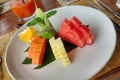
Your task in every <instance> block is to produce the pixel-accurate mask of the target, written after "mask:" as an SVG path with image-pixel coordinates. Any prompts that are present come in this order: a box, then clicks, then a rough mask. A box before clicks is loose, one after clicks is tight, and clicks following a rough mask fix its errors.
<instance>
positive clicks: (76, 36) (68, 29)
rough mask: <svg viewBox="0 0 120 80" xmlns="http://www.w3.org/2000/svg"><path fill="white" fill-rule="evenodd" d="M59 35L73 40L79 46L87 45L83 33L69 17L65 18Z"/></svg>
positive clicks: (68, 40)
mask: <svg viewBox="0 0 120 80" xmlns="http://www.w3.org/2000/svg"><path fill="white" fill-rule="evenodd" d="M59 36H60V37H61V38H62V39H63V40H65V41H67V42H71V43H73V44H75V45H77V46H79V47H83V46H84V45H85V39H84V37H83V34H82V33H81V32H80V31H79V30H78V29H77V28H76V27H74V26H73V24H72V23H71V22H70V21H69V20H68V19H64V20H63V22H62V24H61V26H60V29H59Z"/></svg>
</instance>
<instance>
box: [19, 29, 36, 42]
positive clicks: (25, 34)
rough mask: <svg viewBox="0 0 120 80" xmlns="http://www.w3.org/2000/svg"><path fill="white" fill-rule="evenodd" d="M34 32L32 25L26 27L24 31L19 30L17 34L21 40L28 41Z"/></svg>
mask: <svg viewBox="0 0 120 80" xmlns="http://www.w3.org/2000/svg"><path fill="white" fill-rule="evenodd" d="M34 34H35V28H34V27H28V28H27V29H25V30H24V31H22V32H20V33H19V34H18V36H19V38H20V40H21V41H23V42H29V41H30V40H31V39H32V38H33V36H34Z"/></svg>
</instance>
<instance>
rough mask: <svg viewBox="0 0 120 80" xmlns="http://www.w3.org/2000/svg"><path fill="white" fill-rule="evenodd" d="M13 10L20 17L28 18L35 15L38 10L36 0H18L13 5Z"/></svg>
mask: <svg viewBox="0 0 120 80" xmlns="http://www.w3.org/2000/svg"><path fill="white" fill-rule="evenodd" d="M11 8H12V11H13V12H14V13H15V14H16V16H18V17H19V18H26V17H30V16H32V15H33V13H34V12H35V10H36V5H35V1H34V0H24V3H23V2H22V0H16V1H15V2H13V3H12V5H11Z"/></svg>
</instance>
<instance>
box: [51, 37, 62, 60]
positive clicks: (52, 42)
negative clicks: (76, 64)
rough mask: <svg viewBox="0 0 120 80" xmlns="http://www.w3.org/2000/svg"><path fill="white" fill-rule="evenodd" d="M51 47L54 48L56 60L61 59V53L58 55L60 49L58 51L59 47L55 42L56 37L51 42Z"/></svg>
mask: <svg viewBox="0 0 120 80" xmlns="http://www.w3.org/2000/svg"><path fill="white" fill-rule="evenodd" d="M49 42H50V46H51V48H52V51H53V53H54V56H55V58H56V60H58V59H60V56H59V53H58V51H57V50H58V49H57V45H56V41H55V37H52V38H51V39H50V40H49Z"/></svg>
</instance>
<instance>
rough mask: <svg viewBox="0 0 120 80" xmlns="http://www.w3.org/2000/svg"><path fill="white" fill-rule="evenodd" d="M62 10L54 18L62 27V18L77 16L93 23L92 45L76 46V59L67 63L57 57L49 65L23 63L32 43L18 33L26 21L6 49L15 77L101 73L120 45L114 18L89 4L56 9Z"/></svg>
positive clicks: (68, 79)
mask: <svg viewBox="0 0 120 80" xmlns="http://www.w3.org/2000/svg"><path fill="white" fill-rule="evenodd" d="M56 10H57V11H58V12H57V14H56V15H55V16H53V17H51V18H50V21H51V23H52V25H53V26H54V27H55V29H56V30H57V31H58V29H59V26H60V23H61V21H62V20H63V19H64V18H65V17H66V18H68V19H70V18H71V17H72V16H77V17H78V18H79V19H80V20H81V21H82V22H83V23H84V24H86V25H87V24H89V25H90V26H89V28H90V29H91V30H92V32H93V34H94V37H95V42H94V44H92V45H91V46H88V45H87V46H85V47H84V48H76V49H74V50H72V51H71V52H70V53H69V54H70V55H72V57H73V62H72V64H71V65H69V66H64V65H63V64H62V63H61V62H59V61H54V62H52V63H50V64H49V65H47V66H46V67H44V68H42V69H38V70H32V69H33V68H34V67H35V66H34V65H23V64H21V63H22V61H23V60H24V59H25V57H26V53H24V50H25V49H26V47H27V46H28V44H25V43H23V42H21V41H20V40H19V38H18V33H19V32H21V31H22V30H24V29H25V28H26V24H25V25H23V26H22V27H21V28H20V29H19V30H18V31H17V32H16V34H15V35H14V36H13V38H12V40H11V41H10V44H9V46H8V48H7V50H6V56H5V61H6V67H7V70H8V72H9V74H10V76H11V77H12V78H13V79H17V80H19V79H20V80H87V79H90V78H91V77H92V76H94V75H95V74H96V73H98V72H99V71H100V70H101V69H102V68H103V67H104V66H105V64H106V63H107V62H108V60H109V59H110V58H111V56H112V54H113V52H114V49H115V45H116V32H115V29H114V26H113V23H112V22H111V20H110V19H109V18H108V17H107V16H106V15H105V14H103V13H102V12H100V11H98V10H96V9H93V8H90V7H85V6H66V7H60V8H57V9H56Z"/></svg>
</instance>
